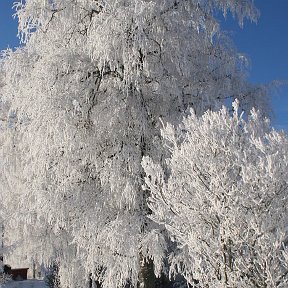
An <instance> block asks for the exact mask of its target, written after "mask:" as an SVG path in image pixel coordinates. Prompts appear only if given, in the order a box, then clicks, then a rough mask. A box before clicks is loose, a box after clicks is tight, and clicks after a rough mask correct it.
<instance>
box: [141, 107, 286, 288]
mask: <svg viewBox="0 0 288 288" xmlns="http://www.w3.org/2000/svg"><path fill="white" fill-rule="evenodd" d="M233 105H234V113H233V115H231V114H230V113H229V111H228V110H227V109H226V108H222V109H221V110H220V111H219V112H212V111H207V112H206V113H205V114H204V115H203V116H202V117H197V116H196V115H195V114H194V112H193V111H191V115H190V116H188V117H187V118H185V119H184V120H183V123H182V124H181V125H180V126H179V127H176V128H174V127H173V126H172V125H167V126H166V128H165V129H163V131H162V135H163V137H164V139H165V141H166V145H167V146H166V147H167V149H169V151H170V153H171V158H169V159H168V160H167V167H165V171H167V169H168V171H169V173H168V174H167V173H166V174H165V173H164V172H163V170H164V169H163V168H162V167H161V166H160V165H159V164H154V163H153V162H152V160H151V159H149V158H148V157H146V158H144V159H143V166H144V168H145V172H146V184H147V186H148V187H149V189H150V191H151V197H150V204H149V207H150V209H151V210H152V211H153V214H152V216H151V218H152V219H153V220H154V221H156V222H157V223H159V224H163V225H165V227H166V228H167V230H168V231H169V233H170V236H171V238H172V239H174V241H176V243H177V244H178V248H179V250H180V251H181V250H182V253H180V254H179V253H178V254H175V253H173V254H172V255H171V256H170V263H171V271H170V273H171V275H172V274H173V273H179V272H180V273H181V274H182V275H183V276H184V277H185V278H186V279H187V280H188V282H190V283H191V284H195V283H198V285H199V287H209V288H223V287H237V288H240V287H241V288H248V287H251V288H252V287H253V288H255V287H259V288H260V287H261V288H264V287H269V288H272V287H278V288H280V287H281V288H285V287H287V286H288V253H287V252H288V250H287V232H286V231H287V230H286V229H287V225H288V211H287V210H288V201H287V197H288V196H287V195H288V138H287V135H285V134H284V133H282V132H277V131H275V130H273V129H271V128H270V125H269V121H268V120H265V119H263V118H262V117H261V115H260V113H259V112H256V111H255V110H252V111H251V112H250V114H249V116H248V118H247V119H245V118H244V116H243V114H240V115H239V112H238V103H237V102H234V104H233ZM197 287H198V286H197Z"/></svg>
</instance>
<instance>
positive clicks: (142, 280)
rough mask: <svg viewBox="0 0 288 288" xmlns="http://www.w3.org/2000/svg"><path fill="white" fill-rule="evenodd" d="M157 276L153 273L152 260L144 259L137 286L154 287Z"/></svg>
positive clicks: (141, 287)
mask: <svg viewBox="0 0 288 288" xmlns="http://www.w3.org/2000/svg"><path fill="white" fill-rule="evenodd" d="M156 281H157V278H156V276H155V274H154V265H153V261H152V260H150V261H149V262H147V261H145V262H144V263H143V264H142V265H141V271H140V275H139V283H138V288H156Z"/></svg>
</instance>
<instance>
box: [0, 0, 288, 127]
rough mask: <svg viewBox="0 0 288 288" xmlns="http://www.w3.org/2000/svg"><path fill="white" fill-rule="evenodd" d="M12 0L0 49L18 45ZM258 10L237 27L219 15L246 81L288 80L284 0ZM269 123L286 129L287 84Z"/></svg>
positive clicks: (0, 23) (2, 18) (271, 0)
mask: <svg viewBox="0 0 288 288" xmlns="http://www.w3.org/2000/svg"><path fill="white" fill-rule="evenodd" d="M13 2H14V0H0V50H2V49H5V48H7V47H8V46H9V47H10V48H14V47H16V46H18V39H17V38H16V34H17V22H16V20H13V18H12V14H13V10H12V9H11V6H12V4H13ZM255 4H256V6H257V7H258V8H259V10H260V12H261V16H260V19H259V21H258V24H257V25H256V24H254V23H250V22H249V21H246V22H245V25H244V28H243V29H241V28H240V27H239V26H238V25H237V22H236V21H235V20H233V19H232V17H227V19H226V20H224V19H222V20H221V24H222V27H223V28H224V29H225V30H227V31H228V32H229V35H230V36H231V37H232V39H233V40H234V43H235V44H236V47H237V49H238V51H240V52H243V53H244V54H246V55H247V56H248V58H249V59H250V61H251V68H250V81H251V82H253V83H269V82H271V81H273V80H288V0H255ZM272 99H273V100H272V104H273V109H274V114H275V115H274V118H273V119H272V121H273V122H272V123H273V125H274V126H275V127H276V128H278V129H285V130H286V131H288V86H284V87H282V89H280V91H279V92H278V95H273V98H272Z"/></svg>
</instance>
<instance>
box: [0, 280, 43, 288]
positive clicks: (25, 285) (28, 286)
mask: <svg viewBox="0 0 288 288" xmlns="http://www.w3.org/2000/svg"><path fill="white" fill-rule="evenodd" d="M47 287H48V286H47V285H46V284H45V282H44V281H43V280H34V279H33V280H24V281H10V282H7V283H6V284H2V285H1V284H0V288H47Z"/></svg>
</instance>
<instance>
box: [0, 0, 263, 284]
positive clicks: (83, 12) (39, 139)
mask: <svg viewBox="0 0 288 288" xmlns="http://www.w3.org/2000/svg"><path fill="white" fill-rule="evenodd" d="M252 4H253V3H252V1H247V0H246V1H244V0H243V1H234V0H233V1H232V0H230V1H228V0H226V1H220V0H219V1H211V0H210V1H208V0H207V1H196V0H193V1H192V0H191V1H187V0H185V1H184V0H181V1H180V0H179V1H176V2H175V1H172V0H166V1H140V0H137V1H136V0H125V1H124V0H121V1H120V0H113V1H112V0H109V1H100V0H99V1H98V0H89V1H88V0H85V1H84V0H61V1H60V0H49V1H48V0H47V1H45V0H26V1H20V2H19V1H18V2H16V3H15V5H14V7H15V9H16V15H17V17H18V19H19V36H20V37H21V40H22V42H23V44H24V46H23V47H22V48H19V49H17V50H16V51H11V50H7V51H5V52H4V54H3V57H2V60H1V90H0V91H1V92H0V93H1V95H0V96H1V101H3V103H5V105H6V106H5V107H6V108H5V109H6V110H7V111H6V110H5V109H4V108H3V109H4V110H5V111H6V112H5V113H4V114H3V115H6V116H5V117H4V118H5V119H4V120H5V121H4V122H3V123H4V124H3V125H2V122H1V129H2V130H3V141H4V144H3V145H2V146H1V161H3V162H2V163H5V165H3V166H1V171H2V170H3V173H1V176H0V177H1V181H3V183H7V185H6V184H5V187H6V188H5V191H7V195H9V197H4V198H5V199H4V202H3V205H4V206H5V207H6V208H7V214H6V215H9V217H8V216H7V217H6V220H5V221H7V235H8V234H9V233H10V237H11V241H12V242H13V241H14V243H21V244H19V245H17V247H21V251H22V252H21V254H22V255H24V256H25V255H26V253H27V254H28V255H30V256H29V257H31V259H32V258H33V259H37V261H39V262H42V261H43V262H44V263H46V264H47V263H49V262H51V261H54V259H56V260H57V261H58V262H59V265H60V266H59V269H60V270H59V273H60V277H61V283H62V285H63V287H66V286H69V287H71V288H73V287H81V285H80V286H79V281H82V283H84V282H85V281H86V280H87V278H88V276H89V275H90V273H92V277H93V278H94V279H98V280H99V281H101V282H102V284H103V287H104V288H107V287H109V288H111V287H123V285H124V284H125V282H129V283H131V285H133V286H136V283H137V281H138V275H139V273H140V272H141V267H143V265H145V264H144V263H145V259H144V260H143V259H142V257H143V256H144V257H145V258H149V259H153V261H154V264H155V265H154V268H155V274H156V275H158V276H159V275H160V271H161V270H163V268H164V266H165V263H164V262H165V261H164V259H165V257H166V256H165V255H166V252H167V251H166V249H167V247H166V246H167V245H166V244H165V236H164V235H163V233H162V230H161V229H160V228H159V227H158V226H157V225H155V224H153V223H152V221H151V220H150V219H148V217H147V214H148V213H149V209H148V207H147V203H146V198H147V195H148V194H147V191H143V190H142V185H143V182H144V181H143V177H144V172H143V168H142V166H141V159H142V157H143V156H145V155H149V156H150V157H151V158H152V159H153V161H155V162H156V163H161V161H162V159H163V157H164V156H165V153H166V152H165V151H164V150H163V149H162V148H161V145H160V129H159V127H160V124H159V120H158V119H159V117H161V118H162V119H163V120H164V121H166V120H167V121H170V122H171V123H178V122H179V119H180V117H181V115H183V114H184V113H185V112H187V111H188V109H189V107H194V109H195V111H197V113H198V114H202V113H203V112H204V111H205V110H206V109H207V108H212V109H215V108H217V107H219V106H220V105H222V104H223V103H224V102H225V101H227V99H230V98H231V99H234V98H236V97H238V98H239V99H241V100H242V101H241V103H243V107H242V108H249V107H251V105H252V106H253V105H255V103H256V102H257V103H258V107H263V108H265V107H266V106H265V105H266V104H265V103H266V102H265V101H266V100H265V99H266V98H265V91H264V90H263V89H262V88H261V87H258V88H257V87H252V86H250V85H249V84H248V83H247V82H246V80H245V73H244V72H245V71H244V70H243V67H242V64H243V63H242V60H241V59H242V58H241V57H240V56H239V55H238V54H237V53H236V52H235V51H234V50H233V49H232V48H230V47H229V45H228V44H227V42H226V39H225V38H224V36H222V34H221V32H220V30H219V25H218V23H217V21H216V20H215V19H214V17H213V12H214V11H215V10H216V9H221V10H222V11H223V12H224V13H226V12H227V11H228V10H230V11H231V12H232V13H234V14H235V16H237V17H238V19H239V22H240V23H241V22H242V21H243V19H244V18H245V17H247V18H250V19H252V20H256V18H257V11H256V10H255V8H254V7H253V5H252ZM255 89H258V90H257V91H259V92H257V93H254V92H255ZM1 103H2V102H1ZM3 107H4V106H3ZM1 109H2V106H1ZM3 109H2V110H3ZM2 110H1V111H2ZM1 115H2V112H1ZM2 130H1V132H2ZM1 137H2V135H1ZM2 168H3V169H2ZM2 178H3V180H2ZM3 191H4V190H3ZM3 193H4V192H3ZM6 208H5V209H6ZM9 229H10V231H11V232H8V230H9ZM12 231H17V232H15V233H14V234H13V233H12ZM159 231H161V232H159ZM152 238H155V239H158V240H157V241H156V240H155V241H152V240H149V241H148V240H147V239H152ZM107 239H109V241H108V240H107ZM19 254H20V253H19ZM141 255H142V256H141ZM71 259H75V260H73V261H72V262H71ZM142 260H143V261H142ZM71 263H72V264H71ZM115 263H117V265H116V264H115ZM70 264H71V265H70ZM77 265H79V266H81V267H79V269H76V267H77ZM115 265H116V266H115ZM116 268H117V269H116ZM76 271H79V273H76ZM83 271H85V272H83ZM77 281H78V282H77ZM73 283H74V284H73ZM82 285H84V284H82Z"/></svg>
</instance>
